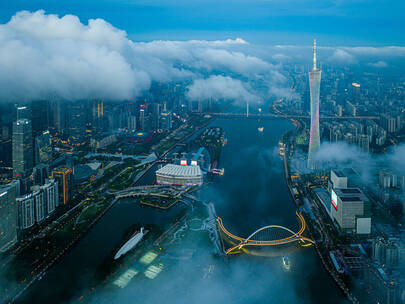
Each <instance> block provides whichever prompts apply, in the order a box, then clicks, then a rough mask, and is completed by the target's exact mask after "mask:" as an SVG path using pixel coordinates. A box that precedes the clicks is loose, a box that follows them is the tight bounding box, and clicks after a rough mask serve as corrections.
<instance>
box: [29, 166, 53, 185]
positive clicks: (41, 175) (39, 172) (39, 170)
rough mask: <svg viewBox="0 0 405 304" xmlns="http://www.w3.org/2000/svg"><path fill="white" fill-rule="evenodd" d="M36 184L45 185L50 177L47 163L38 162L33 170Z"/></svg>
mask: <svg viewBox="0 0 405 304" xmlns="http://www.w3.org/2000/svg"><path fill="white" fill-rule="evenodd" d="M32 175H33V181H34V185H43V184H44V183H45V180H46V179H47V178H49V166H48V165H46V164H38V165H36V166H35V167H34V170H33V173H32Z"/></svg>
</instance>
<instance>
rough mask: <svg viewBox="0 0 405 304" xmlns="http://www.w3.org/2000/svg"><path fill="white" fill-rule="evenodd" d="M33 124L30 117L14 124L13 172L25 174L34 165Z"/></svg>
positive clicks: (17, 174)
mask: <svg viewBox="0 0 405 304" xmlns="http://www.w3.org/2000/svg"><path fill="white" fill-rule="evenodd" d="M32 143H33V142H32V126H31V121H30V120H29V119H19V120H17V121H16V122H14V124H13V142H12V146H13V173H14V175H16V176H20V175H25V174H26V173H28V172H29V171H30V170H31V169H32V167H33V166H34V151H33V147H32Z"/></svg>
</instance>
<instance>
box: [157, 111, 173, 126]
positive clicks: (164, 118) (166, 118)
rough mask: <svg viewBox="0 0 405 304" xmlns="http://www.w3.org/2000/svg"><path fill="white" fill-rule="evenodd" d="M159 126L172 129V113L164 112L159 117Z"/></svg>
mask: <svg viewBox="0 0 405 304" xmlns="http://www.w3.org/2000/svg"><path fill="white" fill-rule="evenodd" d="M159 128H160V129H163V130H170V129H171V128H172V113H171V112H162V113H161V114H160V119H159Z"/></svg>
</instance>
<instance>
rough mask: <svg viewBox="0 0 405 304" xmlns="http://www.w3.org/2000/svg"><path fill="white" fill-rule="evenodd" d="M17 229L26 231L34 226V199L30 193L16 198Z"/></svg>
mask: <svg viewBox="0 0 405 304" xmlns="http://www.w3.org/2000/svg"><path fill="white" fill-rule="evenodd" d="M17 205H18V227H19V228H20V230H24V229H28V228H30V227H32V226H34V224H35V212H34V197H33V196H32V193H30V194H27V195H24V196H22V197H17Z"/></svg>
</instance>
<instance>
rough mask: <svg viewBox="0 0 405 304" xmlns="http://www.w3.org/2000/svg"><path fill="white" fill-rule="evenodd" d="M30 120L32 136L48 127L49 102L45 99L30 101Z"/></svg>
mask: <svg viewBox="0 0 405 304" xmlns="http://www.w3.org/2000/svg"><path fill="white" fill-rule="evenodd" d="M31 122H32V133H33V134H34V136H37V135H40V134H42V132H44V131H45V130H47V129H48V128H49V102H48V101H47V100H35V101H32V102H31Z"/></svg>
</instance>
